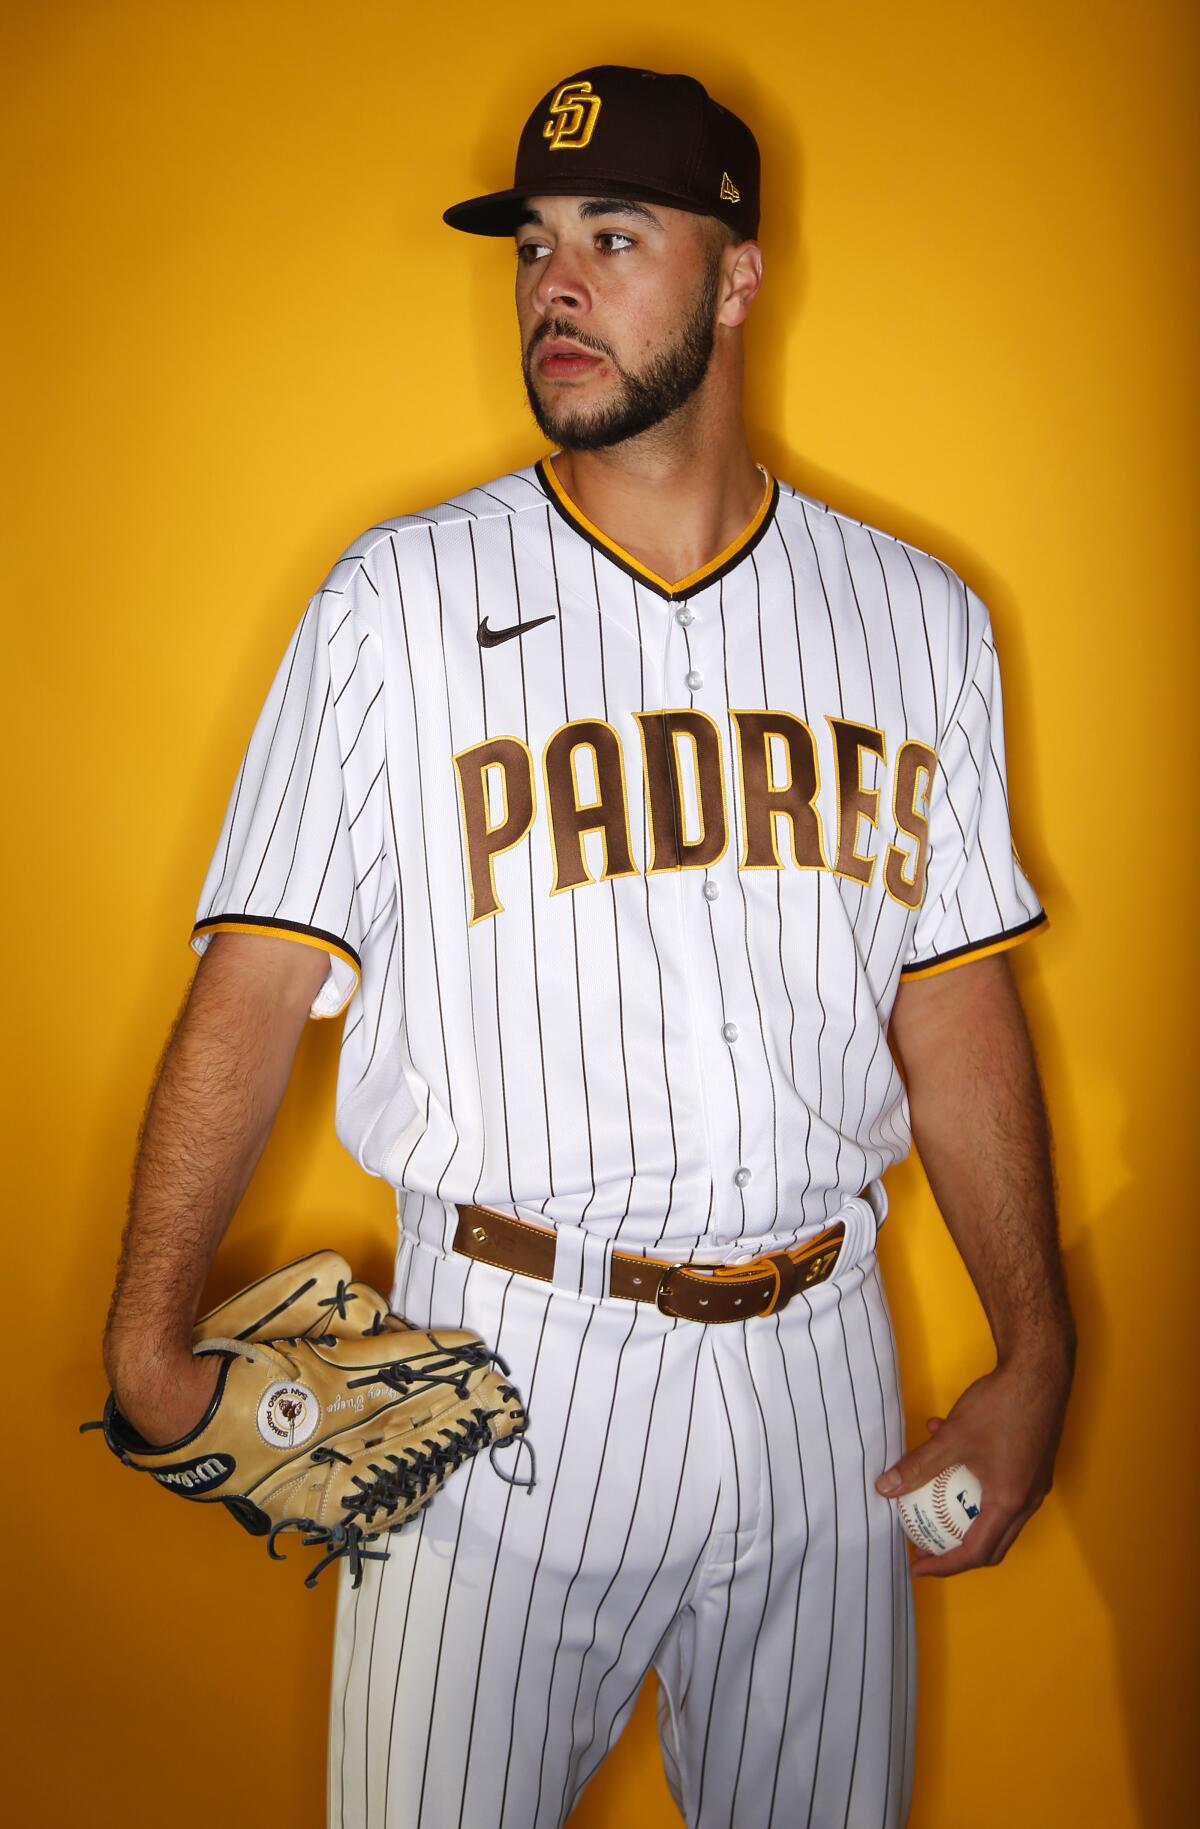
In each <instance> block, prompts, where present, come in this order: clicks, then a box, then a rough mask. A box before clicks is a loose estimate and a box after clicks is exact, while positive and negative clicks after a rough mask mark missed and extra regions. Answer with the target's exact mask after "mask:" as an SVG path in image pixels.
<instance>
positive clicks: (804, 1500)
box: [767, 1315, 811, 1829]
mask: <svg viewBox="0 0 1200 1829" xmlns="http://www.w3.org/2000/svg"><path fill="white" fill-rule="evenodd" d="M773 1321H774V1334H775V1345H776V1348H777V1350H778V1353H779V1367H780V1370H781V1372H782V1373H783V1384H784V1389H785V1390H786V1392H787V1400H788V1409H789V1411H790V1412H791V1418H792V1439H793V1441H794V1443H795V1448H796V1471H797V1473H798V1474H799V1477H800V1500H801V1505H802V1507H803V1510H804V1547H803V1549H802V1550H801V1552H800V1562H799V1566H798V1568H797V1570H796V1605H795V1607H794V1608H793V1609H792V1639H791V1650H790V1656H789V1658H788V1666H787V1687H786V1689H785V1691H784V1698H783V1715H782V1731H781V1732H780V1734H779V1735H778V1737H777V1740H776V1750H775V1770H774V1772H773V1773H772V1775H771V1807H770V1811H769V1812H768V1816H767V1829H771V1826H772V1824H773V1823H774V1821H775V1798H776V1794H777V1793H778V1790H779V1770H780V1766H781V1765H782V1762H783V1749H784V1743H785V1736H786V1734H787V1726H788V1722H789V1721H790V1719H791V1704H792V1685H793V1683H794V1682H795V1680H796V1637H797V1634H798V1632H799V1630H800V1603H801V1596H802V1595H803V1592H804V1569H805V1564H806V1563H807V1561H808V1546H809V1542H810V1539H811V1525H810V1522H809V1516H808V1482H807V1480H806V1479H805V1477H804V1455H803V1453H802V1451H801V1448H800V1423H799V1419H798V1417H797V1415H796V1399H795V1397H794V1395H793V1393H792V1381H791V1378H790V1376H789V1374H788V1362H787V1354H786V1353H785V1352H784V1350H783V1341H782V1339H781V1337H780V1322H779V1316H778V1315H775V1316H774V1317H773Z"/></svg>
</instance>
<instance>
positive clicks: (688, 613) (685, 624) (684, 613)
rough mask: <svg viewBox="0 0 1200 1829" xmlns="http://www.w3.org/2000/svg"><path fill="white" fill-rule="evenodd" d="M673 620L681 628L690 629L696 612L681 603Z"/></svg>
mask: <svg viewBox="0 0 1200 1829" xmlns="http://www.w3.org/2000/svg"><path fill="white" fill-rule="evenodd" d="M675 620H676V622H677V623H678V624H679V625H680V627H681V628H684V629H687V628H690V627H691V625H692V623H694V622H695V620H696V612H695V610H693V609H689V607H688V605H687V604H686V603H681V604H680V606H679V608H678V609H677V610H676V612H675Z"/></svg>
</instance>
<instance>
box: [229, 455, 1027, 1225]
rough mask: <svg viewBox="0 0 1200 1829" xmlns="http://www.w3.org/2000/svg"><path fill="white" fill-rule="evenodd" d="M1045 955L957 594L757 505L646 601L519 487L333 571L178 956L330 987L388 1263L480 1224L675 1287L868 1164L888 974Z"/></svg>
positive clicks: (600, 549) (376, 535)
mask: <svg viewBox="0 0 1200 1829" xmlns="http://www.w3.org/2000/svg"><path fill="white" fill-rule="evenodd" d="M1043 918H1044V917H1043V915H1042V912H1041V908H1040V905H1039V903H1038V900H1037V897H1036V895H1035V894H1034V892H1033V890H1032V888H1031V887H1030V885H1029V883H1028V881H1027V880H1026V878H1025V876H1024V874H1023V872H1022V871H1021V868H1020V866H1019V864H1018V863H1017V861H1016V859H1015V856H1014V853H1013V848H1012V840H1011V835H1010V830H1009V820H1008V808H1007V797H1006V788H1005V777H1004V750H1003V731H1002V716H1001V700H1000V683H999V674H998V670H997V666H996V657H995V650H994V647H993V643H992V637H991V631H990V626H989V620H988V616H987V612H986V609H985V608H984V606H983V604H982V603H981V602H980V601H979V599H978V598H977V597H976V596H975V595H974V594H973V593H972V592H971V591H969V590H967V589H966V588H965V587H964V586H963V584H962V583H961V581H960V580H959V579H958V578H957V577H955V575H954V574H953V573H952V572H950V571H949V570H948V569H947V568H946V567H945V566H944V565H942V564H941V563H940V562H939V561H937V560H936V559H933V558H931V557H929V556H928V555H927V554H924V553H920V552H918V551H916V550H915V549H914V548H911V547H909V546H906V545H904V544H902V543H901V542H899V541H896V540H894V539H891V538H889V537H888V536H886V535H884V534H881V533H879V532H877V531H876V530H874V529H871V528H868V527H865V526H862V525H860V524H858V523H856V522H854V521H851V520H849V519H847V518H846V517H844V516H842V515H838V514H836V513H834V512H832V511H831V510H829V509H828V508H826V507H825V506H823V505H822V504H820V503H818V502H815V501H812V500H811V499H809V498H807V497H804V496H802V495H799V494H797V493H796V492H795V491H794V490H792V489H790V488H788V487H786V486H782V487H781V486H779V485H776V484H774V483H772V482H771V481H770V480H769V479H764V494H763V500H762V503H761V505H760V508H759V510H758V512H757V513H756V515H755V517H754V519H753V521H752V522H751V524H750V526H749V527H748V528H747V529H746V530H745V532H744V534H743V536H742V537H741V539H740V540H738V541H736V542H734V544H733V545H732V546H731V547H730V548H729V549H728V551H727V552H725V553H723V554H721V555H719V557H718V558H717V559H716V560H714V561H713V563H712V564H711V565H709V566H706V567H704V568H702V569H701V570H700V571H699V572H697V573H696V574H694V575H693V576H691V577H689V578H687V579H683V580H679V581H675V582H672V581H670V580H667V579H663V578H660V577H657V576H656V575H655V574H654V573H652V572H650V571H649V570H648V569H647V568H645V567H644V566H642V565H640V564H639V563H638V562H637V561H636V560H635V559H634V558H633V557H632V556H631V555H629V554H628V553H624V552H623V551H622V550H621V549H620V548H619V547H616V546H615V545H614V544H613V542H612V541H610V540H609V539H607V538H606V536H605V535H604V534H603V533H602V532H601V531H600V530H599V529H597V528H595V527H593V526H592V525H591V524H590V523H588V522H587V521H586V519H585V518H584V517H583V516H582V515H581V514H580V513H579V512H578V511H577V510H576V509H575V508H574V505H573V504H572V503H571V502H570V501H569V500H568V499H567V497H566V496H565V494H564V492H563V490H562V488H561V485H560V484H559V482H558V479H557V477H556V476H555V474H554V470H553V465H552V462H549V461H548V462H546V463H544V464H541V465H538V466H536V467H534V468H531V469H528V470H524V471H521V472H518V473H515V474H513V475H510V476H507V477H503V478H501V479H499V480H498V481H496V482H493V483H490V484H489V485H488V486H487V487H486V488H483V489H475V490H471V491H469V492H468V493H467V494H465V495H464V496H462V497H459V498H457V499H456V500H455V501H452V502H447V503H444V504H442V505H440V506H439V507H436V508H434V509H432V510H430V511H428V512H426V513H424V514H421V515H414V516H409V517H405V518H402V519H398V520H395V521H390V522H386V523H384V524H382V525H380V526H378V527H375V528H372V529H371V530H369V532H368V533H366V534H365V535H364V536H363V537H362V539H361V540H359V541H358V542H356V543H355V545H354V546H353V547H352V548H351V549H350V550H349V551H348V552H347V553H346V554H345V555H344V556H343V558H342V559H341V560H339V562H338V564H337V565H336V566H334V568H333V570H332V571H331V572H330V574H329V576H328V578H327V579H326V581H325V584H324V585H323V586H322V588H321V590H320V591H319V592H318V593H317V594H316V596H315V597H314V598H313V599H312V600H311V602H310V604H309V606H308V610H307V612H306V614H305V616H304V618H303V620H302V622H301V624H300V626H299V628H298V630H297V632H296V634H295V636H294V638H293V641H292V643H291V645H290V647H289V649H288V652H287V655H286V656H285V658H284V661H283V664H282V666H281V668H280V671H279V674H278V676H277V678H276V681H275V684H274V686H273V687H272V690H271V693H270V695H269V697H268V700H267V703H266V706H265V707H264V710H263V713H262V716H261V718H260V720H259V723H258V725H257V727H256V729H255V732H254V734H253V736H252V738H251V741H250V745H249V748H248V750H247V752H246V757H245V760H244V763H243V767H242V771H241V774H240V775H239V777H238V781H237V784H236V786H235V789H234V793H233V796H232V798H231V801H230V805H229V810H228V813H227V815H226V820H225V825H224V828H223V830H222V833H221V837H220V840H219V842H218V845H217V849H216V852H215V855H214V858H213V862H212V866H211V868H210V871H209V875H208V880H207V882H206V884H205V887H204V891H203V895H202V897H201V902H200V908H199V918H198V922H197V927H196V935H195V943H196V944H197V946H199V947H202V946H203V945H204V944H205V943H206V938H207V936H208V935H209V934H211V933H213V932H216V931H221V930H223V929H229V928H232V929H235V930H241V931H262V930H265V931H275V932H281V933H286V934H289V935H291V936H292V937H295V938H297V939H299V940H301V941H303V942H305V943H308V944H313V945H319V946H323V947H324V948H325V949H326V950H327V951H328V952H329V955H330V961H331V964H330V975H329V978H328V980H327V981H326V984H325V986H324V987H323V989H322V992H321V994H320V996H319V998H318V1000H317V1004H316V1005H315V1006H314V1013H315V1014H318V1015H329V1014H334V1013H336V1012H337V1011H338V1010H339V1009H340V1008H342V1007H343V1006H345V1005H346V1004H347V1003H349V1004H350V1009H349V1013H348V1017H347V1023H346V1028H345V1033H344V1039H343V1046H342V1058H341V1072H340V1080H339V1091H338V1127H339V1134H340V1135H341V1137H342V1139H343V1141H344V1142H345V1143H346V1145H347V1147H348V1148H350V1149H351V1150H352V1151H353V1152H354V1154H355V1155H356V1156H357V1157H358V1158H359V1160H360V1161H362V1162H363V1164H364V1165H365V1166H366V1167H367V1168H368V1169H370V1170H371V1171H372V1172H373V1173H376V1174H380V1175H384V1176H386V1177H387V1178H388V1179H389V1180H390V1181H392V1182H393V1183H395V1184H396V1185H397V1186H398V1187H402V1188H403V1189H405V1190H406V1191H407V1192H408V1194H409V1196H410V1198H409V1199H408V1201H407V1203H406V1211H405V1225H406V1229H407V1228H409V1227H410V1226H415V1227H416V1228H417V1229H418V1232H419V1229H420V1226H421V1224H422V1213H423V1210H424V1208H423V1203H422V1197H425V1199H426V1200H427V1202H428V1203H429V1206H430V1210H431V1213H432V1212H433V1210H434V1209H437V1210H438V1213H439V1215H440V1214H441V1213H444V1208H445V1203H448V1202H458V1201H463V1202H465V1201H480V1202H482V1203H484V1204H493V1205H496V1206H500V1207H504V1208H508V1209H510V1210H516V1211H518V1212H524V1213H526V1214H527V1215H528V1216H530V1217H539V1218H544V1219H546V1220H548V1221H551V1222H555V1221H557V1222H561V1223H565V1224H569V1225H573V1226H577V1227H583V1228H585V1229H586V1230H587V1231H589V1232H594V1233H596V1234H598V1235H599V1236H601V1237H603V1238H620V1240H621V1243H622V1248H633V1249H636V1248H638V1247H639V1246H640V1247H642V1248H645V1249H656V1248H659V1249H661V1248H664V1247H666V1248H669V1249H671V1250H672V1251H674V1252H678V1254H679V1255H681V1256H685V1255H687V1254H688V1253H689V1252H691V1251H695V1250H698V1249H700V1250H713V1249H717V1250H719V1249H721V1248H723V1247H726V1246H728V1245H730V1244H731V1243H733V1242H735V1241H736V1242H739V1243H741V1242H743V1241H745V1242H752V1243H753V1244H754V1245H756V1246H758V1245H764V1246H765V1245H769V1244H773V1243H776V1242H789V1243H790V1242H792V1241H793V1240H794V1239H795V1238H796V1236H797V1235H798V1233H799V1232H801V1231H802V1230H805V1229H807V1228H810V1227H812V1226H815V1225H819V1224H822V1223H824V1221H825V1220H826V1219H827V1218H828V1217H829V1216H830V1215H831V1214H833V1213H835V1212H837V1211H838V1209H839V1207H840V1205H841V1203H842V1201H843V1200H844V1198H845V1197H846V1195H847V1194H849V1193H853V1192H856V1191H857V1190H858V1189H859V1188H860V1187H862V1186H863V1185H864V1184H865V1183H867V1182H868V1181H871V1180H874V1179H875V1178H876V1177H877V1176H878V1175H879V1174H880V1173H882V1171H883V1170H884V1169H885V1168H886V1167H887V1166H888V1165H889V1164H891V1163H893V1162H895V1161H898V1160H899V1159H900V1158H901V1157H902V1156H903V1155H904V1154H905V1153H906V1151H907V1148H908V1143H909V1131H908V1117H907V1109H906V1105H905V1101H904V1095H903V1088H902V1086H901V1083H900V1080H899V1076H898V1074H897V1072H896V1069H895V1066H894V1063H893V1061H892V1057H891V1054H890V1052H889V1049H888V1046H887V1039H886V1030H887V1022H888V1017H889V1014H890V1011H891V1006H892V1001H893V999H894V997H895V994H896V989H897V986H898V984H899V982H900V978H901V975H902V974H908V975H919V974H921V973H926V972H932V971H939V970H944V969H946V968H947V967H948V966H950V965H953V964H954V963H956V962H957V961H958V960H960V959H964V958H969V957H978V956H979V955H980V954H982V953H986V952H988V951H991V950H996V949H998V948H1001V947H1005V946H1009V945H1012V944H1014V943H1015V942H1016V941H1017V940H1019V939H1021V938H1022V937H1024V935H1025V934H1027V933H1030V932H1032V931H1033V930H1034V929H1035V928H1036V927H1037V926H1038V925H1039V924H1040V923H1041V921H1042V920H1043ZM430 1223H431V1225H432V1224H433V1221H432V1219H431V1222H430ZM437 1223H438V1226H439V1230H438V1234H437V1236H438V1239H439V1242H440V1239H441V1230H440V1226H441V1218H440V1217H439V1219H438V1222H437Z"/></svg>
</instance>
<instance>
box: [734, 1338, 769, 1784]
mask: <svg viewBox="0 0 1200 1829" xmlns="http://www.w3.org/2000/svg"><path fill="white" fill-rule="evenodd" d="M738 1332H739V1334H740V1335H741V1340H740V1342H739V1344H740V1346H741V1350H742V1355H743V1358H744V1359H745V1364H746V1378H747V1380H748V1382H749V1385H750V1391H751V1394H752V1396H753V1399H754V1408H755V1409H756V1410H757V1412H758V1422H759V1428H760V1430H761V1431H762V1457H763V1467H764V1469H765V1472H766V1487H767V1519H766V1538H767V1579H766V1581H765V1582H764V1584H763V1600H762V1607H761V1609H760V1611H759V1615H758V1623H757V1624H756V1626H755V1628H754V1637H753V1640H752V1641H751V1646H750V1656H749V1659H748V1660H747V1662H746V1675H745V1680H744V1684H743V1687H744V1689H745V1692H746V1698H745V1703H744V1706H743V1709H742V1732H741V1738H740V1740H739V1741H738V1756H737V1765H736V1767H735V1768H734V1774H733V1790H732V1793H731V1798H732V1803H731V1809H732V1811H733V1814H734V1815H735V1816H736V1814H737V1800H738V1788H739V1786H740V1785H741V1782H742V1765H743V1762H744V1759H745V1755H746V1734H747V1731H748V1729H749V1725H750V1698H751V1696H752V1695H753V1693H754V1673H755V1671H756V1669H757V1668H758V1653H759V1646H760V1644H761V1642H762V1631H763V1626H764V1625H765V1624H766V1619H767V1610H768V1608H769V1607H770V1605H771V1584H772V1579H773V1577H774V1574H775V1481H774V1476H773V1474H772V1471H771V1435H770V1430H769V1428H768V1425H767V1417H766V1413H765V1411H764V1409H763V1405H762V1399H761V1398H760V1397H759V1394H758V1386H757V1384H756V1383H755V1380H754V1368H753V1366H752V1365H751V1363H750V1349H749V1344H748V1341H747V1337H746V1330H745V1328H739V1329H738ZM759 1528H760V1531H761V1530H762V1529H763V1527H762V1526H761V1525H760V1527H759Z"/></svg>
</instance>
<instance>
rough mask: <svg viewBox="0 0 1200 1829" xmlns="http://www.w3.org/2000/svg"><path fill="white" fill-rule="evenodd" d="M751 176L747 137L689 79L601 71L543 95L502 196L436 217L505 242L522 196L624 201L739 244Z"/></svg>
mask: <svg viewBox="0 0 1200 1829" xmlns="http://www.w3.org/2000/svg"><path fill="white" fill-rule="evenodd" d="M734 172H736V173H737V181H736V183H735V181H734V179H733V177H732V176H731V173H734ZM758 176H759V157H758V145H757V142H756V141H755V138H754V135H753V134H752V133H751V131H750V129H749V128H748V127H747V126H746V124H745V122H744V121H741V120H739V119H738V117H737V115H736V114H731V113H730V112H729V110H728V109H727V108H722V106H721V105H720V103H719V102H714V101H713V99H712V97H711V96H710V95H709V94H708V92H707V90H706V89H705V88H704V85H703V84H702V83H699V82H697V81H696V79H695V77H694V76H660V75H659V74H658V73H657V72H656V71H654V70H631V69H627V68H626V67H625V66H624V65H623V64H604V65H599V66H597V68H595V69H593V70H579V71H577V72H576V74H575V75H574V76H568V77H567V78H566V79H565V80H564V81H563V82H560V83H556V84H555V86H554V88H553V89H551V90H550V91H549V93H548V94H547V95H545V96H543V98H542V100H541V101H540V102H539V103H538V105H537V107H536V108H535V109H534V110H533V113H532V114H531V115H530V116H529V118H528V120H527V121H526V123H525V126H524V129H523V130H522V133H521V139H520V143H519V145H518V147H517V160H516V170H515V173H514V176H513V182H512V186H511V188H510V189H508V190H503V191H491V192H489V193H488V195H486V196H483V197H471V198H468V199H467V201H466V202H465V203H456V204H455V205H454V206H453V208H451V209H448V210H447V211H446V212H445V218H444V219H445V221H446V222H448V223H449V224H450V226H451V228H455V229H465V230H466V231H467V232H468V233H469V234H472V235H511V234H512V232H513V230H514V229H515V228H516V226H517V224H518V223H519V221H520V220H521V216H522V213H523V210H524V206H525V203H526V201H527V199H528V198H530V197H537V196H557V197H573V196H581V197H629V198H632V199H633V200H634V201H635V202H639V203H664V204H667V205H669V206H670V207H672V208H674V209H679V210H690V211H692V212H693V213H695V214H696V215H700V216H715V217H717V218H718V220H719V221H721V222H724V223H726V224H728V226H729V227H730V228H731V229H732V230H733V231H734V233H735V234H736V235H738V236H739V237H740V238H744V239H746V240H749V239H750V238H752V237H753V236H755V235H757V233H758Z"/></svg>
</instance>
